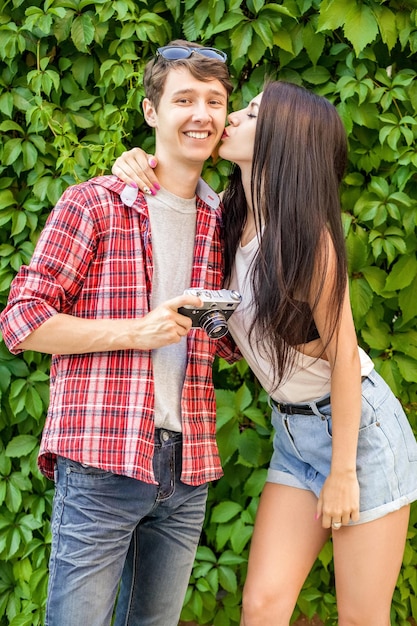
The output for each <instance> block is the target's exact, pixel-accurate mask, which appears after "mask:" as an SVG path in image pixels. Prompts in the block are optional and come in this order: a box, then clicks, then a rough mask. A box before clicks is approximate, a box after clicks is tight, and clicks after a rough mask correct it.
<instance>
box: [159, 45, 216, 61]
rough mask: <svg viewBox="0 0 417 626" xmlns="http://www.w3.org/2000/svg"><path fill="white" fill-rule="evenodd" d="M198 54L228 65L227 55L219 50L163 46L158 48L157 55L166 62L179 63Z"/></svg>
mask: <svg viewBox="0 0 417 626" xmlns="http://www.w3.org/2000/svg"><path fill="white" fill-rule="evenodd" d="M194 52H196V53H197V54H201V55H202V56H203V57H207V58H208V59H214V60H215V61H221V62H222V63H226V61H227V54H226V53H225V52H222V51H221V50H217V48H188V47H186V46H163V48H158V50H157V51H156V54H157V55H158V56H161V57H162V58H163V59H165V60H166V61H179V60H180V59H189V58H190V56H191V55H192V54H193V53H194Z"/></svg>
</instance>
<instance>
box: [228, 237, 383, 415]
mask: <svg viewBox="0 0 417 626" xmlns="http://www.w3.org/2000/svg"><path fill="white" fill-rule="evenodd" d="M257 250H258V239H257V237H254V238H253V239H252V240H251V241H250V242H249V243H248V244H247V245H246V246H241V245H239V247H238V250H237V253H236V260H235V264H234V268H233V272H232V277H231V280H230V285H229V289H236V290H237V291H239V292H240V294H241V295H242V302H241V304H240V305H239V306H238V308H237V309H236V311H235V312H234V313H233V315H232V316H231V317H230V319H229V322H228V326H229V331H230V334H231V335H232V337H233V339H234V340H235V342H236V343H237V345H238V346H239V348H240V351H241V353H242V355H243V357H244V358H245V359H246V361H247V363H248V365H249V366H250V368H251V370H252V371H253V373H254V374H255V376H256V377H257V378H258V380H259V382H260V383H261V385H262V387H263V388H264V389H265V391H266V392H267V393H268V394H269V395H270V396H271V397H272V398H273V399H274V400H276V401H277V402H287V403H300V402H301V403H302V402H311V401H313V400H318V399H319V398H321V397H323V396H325V395H327V394H329V393H330V379H331V371H330V365H329V362H328V361H326V360H324V359H316V358H313V357H310V356H307V355H305V354H302V353H301V352H299V351H298V350H293V351H294V352H295V353H296V357H297V358H296V362H295V365H294V368H293V370H292V372H291V374H290V375H289V376H288V377H287V378H286V379H285V380H284V381H283V382H282V383H281V384H280V386H279V387H278V388H277V389H275V390H274V389H273V387H274V385H273V376H272V367H271V365H270V362H269V361H268V360H267V359H266V358H264V356H262V354H264V350H262V346H261V345H260V344H258V345H259V347H258V346H257V345H255V336H253V340H252V344H253V345H250V344H249V339H248V337H249V328H250V326H251V323H252V320H253V316H254V312H253V306H252V301H253V294H252V288H251V264H252V261H253V259H254V257H255V254H256V252H257ZM291 349H292V348H291ZM358 351H359V357H360V362H361V373H362V376H366V375H367V374H369V373H370V372H371V371H372V369H373V363H372V360H371V359H370V358H369V357H368V355H367V354H366V352H364V351H363V350H362V349H361V348H360V347H359V346H358Z"/></svg>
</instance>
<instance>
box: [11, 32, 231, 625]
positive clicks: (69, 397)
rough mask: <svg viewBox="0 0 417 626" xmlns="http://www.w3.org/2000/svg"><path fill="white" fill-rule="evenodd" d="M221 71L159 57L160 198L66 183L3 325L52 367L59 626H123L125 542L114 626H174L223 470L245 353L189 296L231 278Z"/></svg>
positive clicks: (209, 63) (49, 433)
mask: <svg viewBox="0 0 417 626" xmlns="http://www.w3.org/2000/svg"><path fill="white" fill-rule="evenodd" d="M225 61H226V56H225V55H224V54H223V53H222V52H220V51H217V50H214V49H211V48H204V47H201V46H198V45H197V44H190V43H187V42H181V41H176V42H172V44H170V45H169V46H165V47H164V48H160V49H159V50H158V54H157V56H156V57H155V58H154V59H153V60H152V61H150V62H149V63H148V65H147V67H146V70H145V77H144V85H145V93H146V98H145V100H144V103H143V110H144V115H145V119H146V121H147V123H148V124H149V125H150V126H151V127H153V128H154V129H155V138H156V155H157V157H158V171H157V174H158V177H159V180H160V182H161V184H162V187H163V188H162V189H161V190H160V192H159V193H158V196H157V197H155V198H154V197H151V196H144V195H143V194H142V193H141V192H137V191H136V190H132V188H128V187H125V185H124V184H123V183H121V182H120V181H118V180H117V179H116V178H115V177H113V176H104V177H99V178H96V179H92V180H90V181H88V182H86V183H83V184H80V185H76V186H74V187H71V188H69V189H68V190H67V191H66V192H65V193H64V195H63V196H62V198H61V200H60V201H59V202H58V204H57V206H56V207H55V209H54V210H53V211H52V213H51V215H50V217H49V219H48V222H47V224H46V226H45V229H44V231H43V232H42V234H41V236H40V239H39V243H38V245H37V247H36V250H35V253H34V255H33V258H32V260H31V263H30V265H29V266H27V267H26V266H24V267H22V268H21V269H20V271H19V273H18V275H17V277H16V278H15V280H14V282H13V285H12V288H11V291H10V296H9V302H8V306H7V308H6V309H5V310H4V312H3V313H2V315H1V318H0V325H1V329H2V332H3V337H4V340H5V342H6V344H7V346H8V348H9V349H10V350H11V351H12V352H14V353H17V352H19V351H22V350H37V351H40V352H45V353H50V354H52V355H53V358H52V365H51V398H50V407H49V411H48V416H47V419H46V424H45V428H44V432H43V436H42V443H41V449H40V455H39V465H40V468H41V470H42V471H43V472H44V473H45V474H46V476H48V477H49V478H54V479H55V482H56V493H55V499H54V508H53V515H52V532H53V542H52V553H51V560H50V581H49V590H48V603H47V616H46V625H47V626H74V625H77V626H78V625H79V624H88V626H105V625H107V624H110V621H111V617H112V612H113V607H114V603H115V599H116V595H117V590H118V585H119V581H120V578H121V575H122V570H123V566H124V563H125V560H126V555H127V553H128V550H129V548H130V552H129V555H130V558H129V559H128V562H127V563H128V565H129V567H132V564H133V563H134V567H135V577H132V576H131V575H129V571H128V570H127V572H126V574H125V584H124V585H122V593H121V598H122V601H121V609H120V614H119V616H118V618H117V619H118V622H119V623H123V624H135V626H147V625H150V624H154V625H159V626H176V624H177V623H178V619H179V614H180V611H181V607H182V603H183V599H184V595H185V591H186V588H187V584H188V580H189V576H190V572H191V568H192V564H193V561H194V556H195V551H196V547H197V543H198V540H199V536H200V531H201V526H202V523H203V519H204V512H205V502H206V495H207V483H208V482H209V481H211V480H214V479H217V478H219V477H220V475H221V467H220V462H219V458H218V453H217V447H216V442H215V403H214V389H213V385H212V380H211V366H212V362H213V358H214V353H215V350H216V349H217V351H218V353H219V354H221V355H222V356H224V357H225V358H232V356H233V355H232V351H231V348H232V346H229V345H228V343H227V340H226V341H224V344H223V347H222V346H220V345H219V342H216V341H213V340H211V339H209V338H208V336H207V335H206V333H205V332H204V330H202V329H193V330H192V331H191V332H190V327H191V320H190V319H189V318H188V317H185V316H184V315H181V314H180V313H178V307H181V306H185V305H192V306H198V305H199V304H200V300H199V298H197V297H195V296H184V295H180V294H183V291H184V289H186V288H188V287H204V288H205V289H219V288H220V287H221V284H222V255H221V241H220V225H219V213H218V211H217V210H216V209H217V208H218V205H219V199H218V197H217V196H216V194H215V193H214V192H213V191H212V190H211V189H210V188H208V186H207V185H205V183H203V181H201V179H200V174H201V169H202V166H203V164H204V161H205V160H206V159H207V158H208V157H209V155H210V154H211V152H212V151H213V148H214V147H215V146H216V144H217V143H218V141H219V139H220V138H221V135H222V132H223V129H224V124H225V118H226V112H227V110H226V109H227V101H228V95H229V94H230V92H231V83H230V80H229V75H228V70H227V66H226V63H225ZM229 348H230V349H229ZM136 559H138V564H137V563H136V561H135V560H136ZM128 569H129V568H128ZM133 592H134V603H132V602H131V597H132V593H133ZM133 606H134V610H133V608H132V607H133Z"/></svg>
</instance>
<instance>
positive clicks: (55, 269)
mask: <svg viewBox="0 0 417 626" xmlns="http://www.w3.org/2000/svg"><path fill="white" fill-rule="evenodd" d="M89 193H90V194H91V193H92V192H91V190H89V188H88V186H87V187H83V186H80V185H77V186H74V187H70V188H69V189H67V191H66V192H65V193H64V194H63V196H62V197H61V199H60V201H59V202H58V204H57V205H56V207H55V208H54V209H53V211H52V213H51V214H50V216H49V217H48V220H47V222H46V225H45V227H44V229H43V231H42V233H41V235H40V237H39V240H38V243H37V245H36V248H35V251H34V254H33V257H32V259H31V261H30V263H29V265H28V266H26V265H23V266H22V267H21V268H20V270H19V272H18V274H17V276H16V277H15V279H14V280H13V282H12V285H11V289H10V294H9V298H8V303H7V306H6V308H5V309H4V311H3V312H2V314H1V316H0V328H1V331H2V334H3V339H4V342H5V344H6V345H7V347H8V349H9V350H10V352H12V353H14V354H16V353H18V352H21V350H20V349H19V348H18V345H19V344H20V343H21V342H22V341H23V340H24V339H25V338H26V337H27V336H28V335H30V334H31V333H32V332H33V331H34V330H36V329H37V328H38V327H39V326H41V325H42V324H43V323H44V322H46V321H47V320H48V319H49V318H50V317H52V316H53V315H56V314H57V313H69V312H70V311H71V307H72V305H73V303H74V302H75V301H76V299H77V294H78V293H79V291H80V289H81V287H82V285H83V282H84V278H85V275H86V272H87V270H88V267H89V264H90V263H91V259H92V257H93V254H94V247H95V236H94V224H93V220H92V219H91V214H90V210H89V206H91V204H92V201H93V199H92V198H90V199H89V198H88V194H89Z"/></svg>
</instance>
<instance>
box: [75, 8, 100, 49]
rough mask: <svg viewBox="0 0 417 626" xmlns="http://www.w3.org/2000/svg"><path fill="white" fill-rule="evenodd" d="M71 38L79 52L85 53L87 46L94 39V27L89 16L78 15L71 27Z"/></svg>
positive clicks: (84, 14)
mask: <svg viewBox="0 0 417 626" xmlns="http://www.w3.org/2000/svg"><path fill="white" fill-rule="evenodd" d="M71 38H72V40H73V42H74V45H75V47H76V48H77V50H79V51H80V52H87V51H88V46H89V45H90V44H91V43H92V41H93V39H94V26H93V22H92V19H91V15H88V14H86V13H83V14H81V15H78V16H77V17H76V18H75V19H74V21H73V23H72V26H71Z"/></svg>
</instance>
